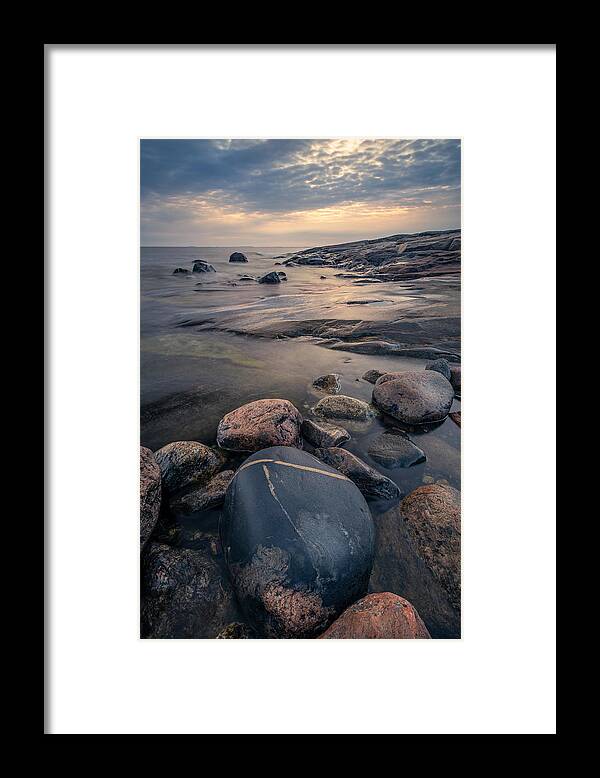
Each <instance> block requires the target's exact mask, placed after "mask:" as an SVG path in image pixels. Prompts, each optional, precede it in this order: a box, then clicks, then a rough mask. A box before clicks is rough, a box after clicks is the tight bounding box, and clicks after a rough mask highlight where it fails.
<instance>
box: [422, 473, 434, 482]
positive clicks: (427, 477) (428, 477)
mask: <svg viewBox="0 0 600 778" xmlns="http://www.w3.org/2000/svg"><path fill="white" fill-rule="evenodd" d="M422 481H423V483H424V484H434V483H435V478H434V477H433V476H432V475H424V476H423V478H422Z"/></svg>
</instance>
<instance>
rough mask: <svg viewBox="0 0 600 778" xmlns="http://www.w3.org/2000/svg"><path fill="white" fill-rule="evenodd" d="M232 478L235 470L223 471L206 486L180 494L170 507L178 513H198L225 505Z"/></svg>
mask: <svg viewBox="0 0 600 778" xmlns="http://www.w3.org/2000/svg"><path fill="white" fill-rule="evenodd" d="M232 478H233V470H223V471H222V472H221V473H217V475H216V476H214V478H211V480H210V481H209V482H208V483H207V484H205V485H204V486H198V487H194V488H193V489H191V490H188V491H186V492H184V493H183V494H178V495H177V496H176V497H174V498H173V499H172V500H171V502H170V503H169V507H170V508H171V510H172V511H176V512H178V513H197V512H198V511H206V510H208V509H209V508H218V507H219V505H222V504H223V500H224V499H225V491H226V490H227V487H228V486H229V482H230V481H231V479H232Z"/></svg>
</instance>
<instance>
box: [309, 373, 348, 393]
mask: <svg viewBox="0 0 600 778" xmlns="http://www.w3.org/2000/svg"><path fill="white" fill-rule="evenodd" d="M312 385H313V386H314V387H315V388H316V389H322V390H323V391H324V392H329V393H330V394H337V393H338V392H339V391H340V389H341V386H340V377H339V375H338V374H337V373H328V374H327V375H321V376H319V377H318V378H315V380H314V381H313V382H312Z"/></svg>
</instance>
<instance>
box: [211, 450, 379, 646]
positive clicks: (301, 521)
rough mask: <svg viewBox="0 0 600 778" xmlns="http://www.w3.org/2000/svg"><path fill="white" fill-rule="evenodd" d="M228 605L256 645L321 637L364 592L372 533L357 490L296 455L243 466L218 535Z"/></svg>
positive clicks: (264, 454)
mask: <svg viewBox="0 0 600 778" xmlns="http://www.w3.org/2000/svg"><path fill="white" fill-rule="evenodd" d="M219 531H220V536H221V543H222V546H223V549H224V552H225V559H226V562H227V566H228V568H229V572H230V575H231V580H232V581H233V584H234V588H235V591H236V594H237V597H238V600H239V602H240V604H241V606H242V609H243V610H244V612H245V614H246V616H247V617H248V620H249V622H250V624H251V625H252V626H253V627H254V628H255V629H256V630H257V631H258V633H259V634H260V635H261V636H263V637H272V638H281V637H283V638H307V637H313V636H315V635H317V634H319V633H320V632H322V631H323V630H324V629H325V628H326V627H327V626H328V625H329V623H330V622H331V621H333V619H335V618H336V617H337V616H338V615H339V614H340V613H342V612H343V610H344V609H345V608H346V607H348V605H350V604H351V603H352V602H355V601H356V600H357V599H359V598H360V597H362V596H363V595H364V594H365V593H366V590H367V586H368V580H369V576H370V573H371V568H372V565H373V542H374V527H373V521H372V519H371V514H370V512H369V507H368V505H367V503H366V502H365V499H364V497H363V496H362V495H361V493H360V491H359V490H358V489H357V487H356V486H355V485H354V484H353V483H352V481H350V480H349V479H348V478H346V477H345V476H343V475H341V474H340V473H339V472H338V471H336V470H335V469H334V468H332V467H329V466H327V465H326V464H323V463H322V462H320V461H319V460H318V459H316V458H315V457H313V456H311V455H310V454H308V453H307V452H305V451H299V450H297V449H294V448H290V447H284V446H274V447H272V448H267V449H264V450H261V451H258V452H256V453H255V454H253V455H252V456H250V457H249V458H248V459H247V460H246V461H245V462H244V464H243V465H242V466H241V467H240V468H239V470H238V471H237V472H236V475H235V477H234V478H233V480H232V482H231V483H230V485H229V487H228V489H227V494H226V496H225V505H224V507H223V511H222V514H221V522H220V526H219Z"/></svg>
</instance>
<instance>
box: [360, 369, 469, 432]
mask: <svg viewBox="0 0 600 778" xmlns="http://www.w3.org/2000/svg"><path fill="white" fill-rule="evenodd" d="M453 400H454V389H453V388H452V385H451V383H450V381H447V380H446V379H445V378H444V376H443V375H440V373H437V372H436V371H435V370H420V371H416V370H409V371H406V372H404V373H386V374H385V375H383V376H381V378H380V379H379V380H378V381H377V383H376V384H375V386H374V388H373V404H374V405H376V406H377V407H378V408H379V409H380V410H382V411H384V412H385V413H387V414H388V415H389V416H392V417H393V418H394V419H397V420H398V421H400V422H402V423H404V424H409V425H413V424H416V425H419V424H428V423H432V422H438V421H443V420H444V419H445V418H446V416H447V415H448V413H449V411H450V408H451V407H452V401H453Z"/></svg>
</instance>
